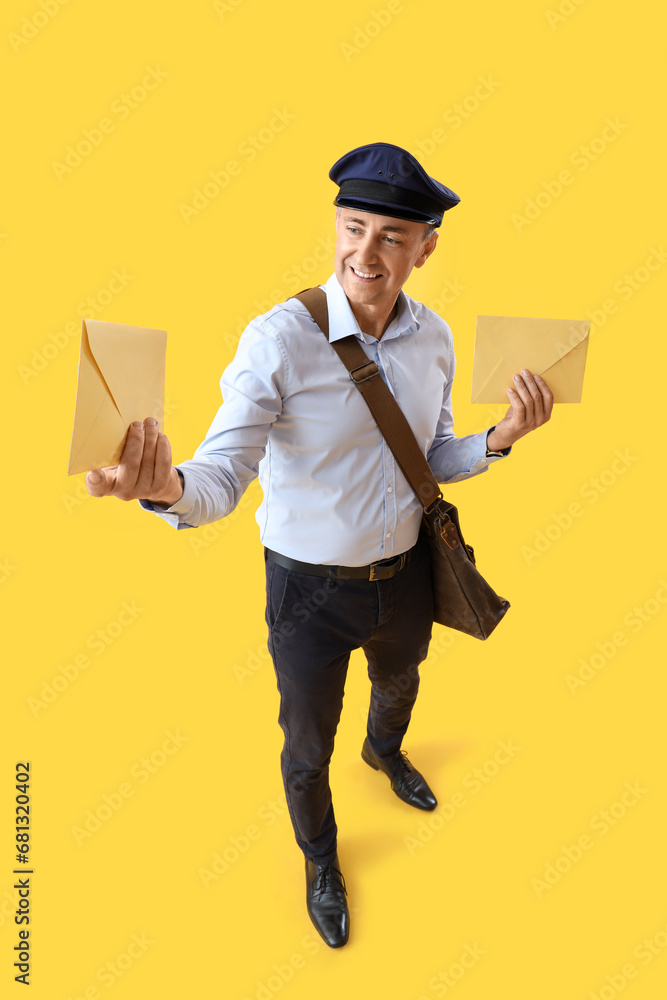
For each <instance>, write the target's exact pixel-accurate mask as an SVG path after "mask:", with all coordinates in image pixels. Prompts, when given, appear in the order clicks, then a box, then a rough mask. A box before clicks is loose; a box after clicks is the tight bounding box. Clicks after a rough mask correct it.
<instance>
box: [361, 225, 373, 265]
mask: <svg viewBox="0 0 667 1000" xmlns="http://www.w3.org/2000/svg"><path fill="white" fill-rule="evenodd" d="M376 260H377V242H376V240H375V237H374V236H371V234H370V233H366V235H365V236H364V238H363V239H362V241H361V243H359V244H358V246H357V263H358V264H359V265H361V264H374V263H375V261H376Z"/></svg>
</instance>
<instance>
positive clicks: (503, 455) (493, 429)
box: [486, 424, 511, 458]
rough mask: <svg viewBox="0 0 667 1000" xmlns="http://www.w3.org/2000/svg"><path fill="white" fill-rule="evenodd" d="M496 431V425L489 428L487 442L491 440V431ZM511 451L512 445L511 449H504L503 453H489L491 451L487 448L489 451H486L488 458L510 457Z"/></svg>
mask: <svg viewBox="0 0 667 1000" xmlns="http://www.w3.org/2000/svg"><path fill="white" fill-rule="evenodd" d="M495 429H496V425H495V424H494V425H493V427H489V429H488V431H487V432H486V440H487V441H488V440H489V434H490V433H491V431H495ZM510 450H511V445H510V447H509V448H503V450H502V451H489V449H488V447H487V449H486V457H487V458H504V457H505V455H509V453H510Z"/></svg>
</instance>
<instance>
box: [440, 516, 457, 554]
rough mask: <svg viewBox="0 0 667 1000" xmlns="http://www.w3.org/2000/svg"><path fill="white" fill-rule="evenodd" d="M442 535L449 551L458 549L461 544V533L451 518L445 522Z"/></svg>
mask: <svg viewBox="0 0 667 1000" xmlns="http://www.w3.org/2000/svg"><path fill="white" fill-rule="evenodd" d="M440 535H441V537H442V540H443V542H444V543H445V545H446V546H447V548H448V549H458V547H459V545H460V544H461V541H460V539H459V533H458V531H457V530H456V525H455V524H454V522H453V521H452V520H451V519H450V518H447V520H446V521H444V522H443V524H442V527H441V528H440Z"/></svg>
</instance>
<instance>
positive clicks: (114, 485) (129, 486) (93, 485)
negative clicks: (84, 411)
mask: <svg viewBox="0 0 667 1000" xmlns="http://www.w3.org/2000/svg"><path fill="white" fill-rule="evenodd" d="M86 489H87V490H88V492H89V493H90V495H91V496H93V497H118V499H119V500H150V501H151V502H152V503H154V504H157V505H159V506H160V507H164V508H165V509H166V508H167V507H171V506H172V504H175V503H176V501H177V500H179V499H180V498H181V496H182V494H183V486H182V483H181V478H180V476H179V475H178V472H177V471H176V469H174V468H173V466H172V464H171V445H170V444H169V440H168V438H167V437H166V436H165V435H164V434H161V433H160V432H159V431H158V424H157V420H155V418H154V417H146V419H145V420H144V422H143V423H140V422H139V421H135V422H134V423H133V424H130V426H129V428H128V432H127V438H126V439H125V447H124V448H123V454H122V455H121V456H120V464H119V465H110V466H107V467H106V468H104V469H91V471H90V472H87V473H86Z"/></svg>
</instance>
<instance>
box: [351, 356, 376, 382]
mask: <svg viewBox="0 0 667 1000" xmlns="http://www.w3.org/2000/svg"><path fill="white" fill-rule="evenodd" d="M367 368H372V369H373V371H372V372H369V373H368V374H367V375H363V376H360V377H359V378H355V372H363V371H365V370H366V369H367ZM379 374H380V369H379V368H378V366H377V365H376V364H375V362H374V361H366V362H365V363H364V364H363V365H359V366H358V367H357V368H351V369H350V378H351V379H352V381H353V382H354V383H355V385H359V383H360V382H367V381H368V379H369V378H375V376H376V375H379Z"/></svg>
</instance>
